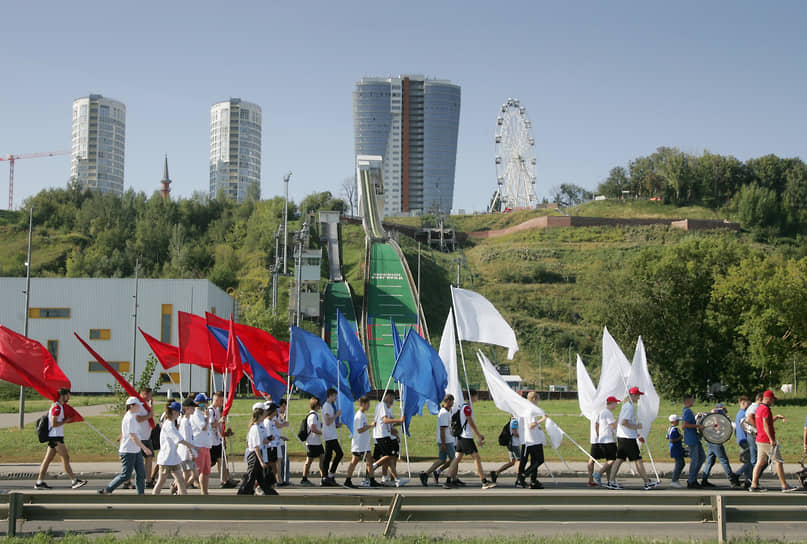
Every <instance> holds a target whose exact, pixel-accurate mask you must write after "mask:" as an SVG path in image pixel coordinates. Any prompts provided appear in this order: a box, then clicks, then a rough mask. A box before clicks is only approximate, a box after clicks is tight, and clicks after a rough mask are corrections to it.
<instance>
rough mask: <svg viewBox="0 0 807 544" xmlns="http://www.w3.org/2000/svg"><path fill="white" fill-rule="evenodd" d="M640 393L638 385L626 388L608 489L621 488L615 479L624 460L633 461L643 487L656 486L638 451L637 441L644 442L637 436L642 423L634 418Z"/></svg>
mask: <svg viewBox="0 0 807 544" xmlns="http://www.w3.org/2000/svg"><path fill="white" fill-rule="evenodd" d="M642 395H644V393H643V392H642V391H640V390H639V388H638V387H631V388H630V389H629V390H628V398H626V399H625V401H624V402H623V403H622V410H620V412H619V419H618V422H617V427H616V461H614V466H613V467H612V468H611V478H612V479H611V480H610V481H609V482H608V485H607V486H606V487H607V488H608V489H622V485H621V484H619V483H618V482H617V481H616V475H617V474H618V473H619V467H620V466H621V465H622V463H624V462H625V461H633V462H634V464H635V465H636V470H637V471H638V472H639V476H641V477H642V481H643V482H644V489H653V488H655V487H658V482H653V481H651V480H650V478H648V477H647V471H646V470H645V468H644V462H643V461H642V454H641V452H640V451H639V442H644V438H642V437H641V436H639V429H641V428H642V424H641V423H640V422H639V421H638V420H637V418H636V403H638V402H639V398H640V397H641V396H642Z"/></svg>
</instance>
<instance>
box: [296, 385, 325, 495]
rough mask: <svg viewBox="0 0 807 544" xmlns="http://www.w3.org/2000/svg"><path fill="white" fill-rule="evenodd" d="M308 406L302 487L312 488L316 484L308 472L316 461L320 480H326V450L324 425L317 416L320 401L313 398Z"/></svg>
mask: <svg viewBox="0 0 807 544" xmlns="http://www.w3.org/2000/svg"><path fill="white" fill-rule="evenodd" d="M308 406H309V408H310V410H309V411H308V415H307V416H306V418H305V424H306V428H307V430H308V436H306V438H305V464H304V465H303V478H302V480H300V485H307V486H312V485H314V484H312V483H311V480H309V479H308V471H309V470H310V468H311V463H313V462H314V461H316V462H317V467H319V470H320V478H325V473H324V472H322V456H323V455H324V454H325V450H324V449H323V447H322V424H321V423H320V419H319V415H318V414H317V410H319V408H320V403H319V399H318V398H316V397H312V398H311V400H310V401H309V403H308Z"/></svg>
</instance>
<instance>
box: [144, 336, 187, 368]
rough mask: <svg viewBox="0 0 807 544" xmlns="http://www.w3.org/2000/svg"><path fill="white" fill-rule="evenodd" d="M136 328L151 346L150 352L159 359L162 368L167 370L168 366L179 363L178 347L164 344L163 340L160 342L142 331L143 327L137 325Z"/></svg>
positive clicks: (171, 366)
mask: <svg viewBox="0 0 807 544" xmlns="http://www.w3.org/2000/svg"><path fill="white" fill-rule="evenodd" d="M137 330H139V331H140V334H142V335H143V338H145V339H146V342H148V345H149V347H150V348H151V352H152V353H154V356H155V357H156V358H157V360H158V361H160V364H161V365H163V368H164V369H166V370H168V369H169V368H173V367H175V366H177V365H178V364H179V348H178V347H176V346H172V345H171V344H166V343H165V342H160V341H159V340H157V339H156V338H154V337H153V336H151V335H149V334H146V333H145V332H143V329H141V328H140V327H137Z"/></svg>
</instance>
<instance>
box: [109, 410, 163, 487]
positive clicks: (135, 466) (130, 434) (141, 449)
mask: <svg viewBox="0 0 807 544" xmlns="http://www.w3.org/2000/svg"><path fill="white" fill-rule="evenodd" d="M140 408H141V403H140V400H139V399H138V398H137V397H129V398H128V399H126V414H124V416H123V420H122V421H121V425H120V436H121V438H120V448H118V453H119V454H120V463H121V472H120V474H118V475H117V476H115V478H114V479H113V480H112V481H111V482H109V483H108V484H107V486H106V487H102V488H101V489H99V490H98V493H99V494H100V495H108V494H109V493H112V492H113V491H115V489H117V488H118V486H119V485H121V484H122V483H123V482H125V481H126V480H128V479H129V478H130V477H131V476H132V471H133V470H134V473H135V485H136V487H137V494H138V495H142V494H143V493H145V489H146V466H145V464H144V463H143V454H144V453H145V454H147V455H151V450H150V449H148V448H147V447H146V445H145V444H143V442H142V441H141V440H140V436H139V434H138V431H139V429H138V424H137V417H136V414H137V412H139V411H140Z"/></svg>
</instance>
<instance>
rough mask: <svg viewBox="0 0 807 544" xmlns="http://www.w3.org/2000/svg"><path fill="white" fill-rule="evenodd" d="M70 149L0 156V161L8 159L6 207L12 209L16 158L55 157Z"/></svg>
mask: <svg viewBox="0 0 807 544" xmlns="http://www.w3.org/2000/svg"><path fill="white" fill-rule="evenodd" d="M69 153H70V151H43V152H41V153H24V154H21V155H8V156H6V157H0V161H8V209H9V211H10V210H13V209H14V161H16V160H17V159H38V158H41V157H55V156H56V155H67V154H69Z"/></svg>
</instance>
